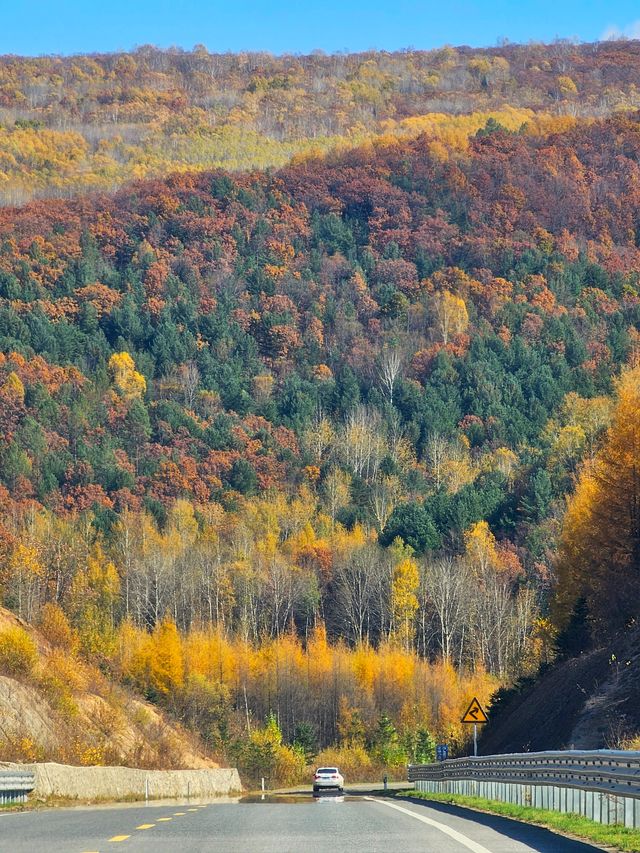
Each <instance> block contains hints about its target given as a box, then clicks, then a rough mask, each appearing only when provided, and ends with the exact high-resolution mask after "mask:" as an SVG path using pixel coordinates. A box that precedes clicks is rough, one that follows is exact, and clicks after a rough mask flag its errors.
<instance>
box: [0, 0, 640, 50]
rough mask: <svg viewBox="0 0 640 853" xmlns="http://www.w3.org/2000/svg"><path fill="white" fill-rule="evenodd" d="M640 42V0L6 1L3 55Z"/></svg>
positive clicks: (0, 1) (2, 4)
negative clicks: (150, 48)
mask: <svg viewBox="0 0 640 853" xmlns="http://www.w3.org/2000/svg"><path fill="white" fill-rule="evenodd" d="M613 34H622V35H625V36H627V37H630V38H634V37H636V38H640V4H638V2H637V0H610V2H600V0H537V2H528V0H520V2H518V0H485V2H479V0H478V1H477V2H473V0H449V2H448V0H439V2H434V0H322V2H318V0H306V2H305V0H298V1H297V2H294V0H224V2H223V0H0V53H16V54H27V55H38V54H41V53H62V54H69V53H90V52H93V51H95V52H101V51H114V50H123V49H130V48H132V47H135V46H136V45H141V44H155V45H158V46H160V47H169V46H172V45H176V46H179V47H182V48H185V49H191V48H192V47H193V45H195V44H204V45H206V47H207V48H208V49H209V50H211V51H227V50H230V51H240V50H266V51H270V52H272V53H289V52H290V53H308V52H310V51H312V50H314V49H320V50H324V51H327V52H334V51H341V50H349V51H360V50H367V49H369V48H377V49H380V50H398V49H401V48H405V47H415V48H419V49H429V48H432V47H438V46H440V45H443V44H456V45H461V44H469V45H472V46H483V45H486V46H492V45H495V44H496V42H497V40H498V39H500V38H507V39H509V40H510V41H518V42H527V41H531V40H534V41H551V40H553V39H554V38H557V37H560V38H573V37H575V38H578V39H579V40H581V41H593V40H596V39H599V38H603V37H605V38H606V37H607V36H610V35H613Z"/></svg>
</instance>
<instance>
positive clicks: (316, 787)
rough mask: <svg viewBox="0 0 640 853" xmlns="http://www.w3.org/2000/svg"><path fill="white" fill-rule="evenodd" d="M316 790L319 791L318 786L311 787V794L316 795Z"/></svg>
mask: <svg viewBox="0 0 640 853" xmlns="http://www.w3.org/2000/svg"><path fill="white" fill-rule="evenodd" d="M318 790H319V788H318V786H317V785H314V786H313V793H314V794H317V793H318Z"/></svg>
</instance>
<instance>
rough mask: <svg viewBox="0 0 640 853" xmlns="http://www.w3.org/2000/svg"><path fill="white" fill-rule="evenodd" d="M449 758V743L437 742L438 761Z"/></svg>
mask: <svg viewBox="0 0 640 853" xmlns="http://www.w3.org/2000/svg"><path fill="white" fill-rule="evenodd" d="M447 758H449V745H448V744H446V743H439V744H438V745H437V746H436V759H437V760H438V761H446V760H447Z"/></svg>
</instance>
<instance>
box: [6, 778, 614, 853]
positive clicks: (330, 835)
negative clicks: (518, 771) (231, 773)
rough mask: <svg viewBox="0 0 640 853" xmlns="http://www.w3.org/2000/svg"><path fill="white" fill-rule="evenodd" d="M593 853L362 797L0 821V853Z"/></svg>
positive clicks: (135, 808) (53, 812) (462, 817)
mask: <svg viewBox="0 0 640 853" xmlns="http://www.w3.org/2000/svg"><path fill="white" fill-rule="evenodd" d="M598 849H599V848H597V847H593V846H591V845H589V844H583V843H581V842H578V841H573V840H570V839H564V838H562V837H560V836H558V835H555V834H553V833H551V832H549V831H547V830H544V829H540V828H538V827H533V826H526V825H524V824H521V823H518V822H516V821H511V820H507V819H505V818H499V817H494V816H492V815H491V816H490V815H481V814H477V813H475V812H471V811H468V810H465V809H461V808H458V807H455V806H445V805H440V804H435V803H432V804H425V803H410V802H407V801H404V800H393V799H391V798H388V799H387V798H375V797H370V796H369V795H367V794H366V793H361V794H357V793H355V794H354V793H352V794H349V793H347V795H346V796H345V797H335V796H333V795H322V796H321V797H319V798H313V797H312V796H311V794H310V793H304V794H302V793H301V794H299V795H290V796H273V797H267V798H266V799H265V800H264V801H261V800H260V798H259V797H258V798H246V799H244V800H240V801H238V802H214V803H209V804H202V805H194V804H192V803H188V804H185V803H182V804H175V803H174V804H172V805H170V806H168V805H166V804H163V805H156V804H153V803H150V804H148V805H117V806H110V807H96V808H91V807H86V808H73V809H66V808H59V809H43V810H36V811H31V812H29V811H26V812H14V813H8V814H3V815H1V816H0V851H1V852H2V853H107V851H122V853H205V851H207V853H208V851H212V853H213V851H221V853H236V851H237V853H305V851H318V850H330V851H332V853H360V851H362V853H394V851H398V853H469V851H472V853H532V851H536V853H593V851H596V850H598Z"/></svg>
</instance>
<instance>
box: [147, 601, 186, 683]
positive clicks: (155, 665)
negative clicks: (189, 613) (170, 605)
mask: <svg viewBox="0 0 640 853" xmlns="http://www.w3.org/2000/svg"><path fill="white" fill-rule="evenodd" d="M151 641H152V642H151V647H150V649H149V661H148V667H149V682H150V686H151V687H152V688H153V689H154V690H155V691H156V692H157V693H159V694H160V695H161V696H168V695H169V694H170V693H171V692H172V691H174V690H176V689H177V688H180V687H182V685H183V683H184V659H183V652H182V639H181V637H180V634H179V633H178V629H177V628H176V623H175V622H174V621H173V620H172V619H169V618H168V617H166V618H165V619H163V620H162V622H160V624H159V625H157V626H156V628H155V630H154V632H153V635H152V637H151Z"/></svg>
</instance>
